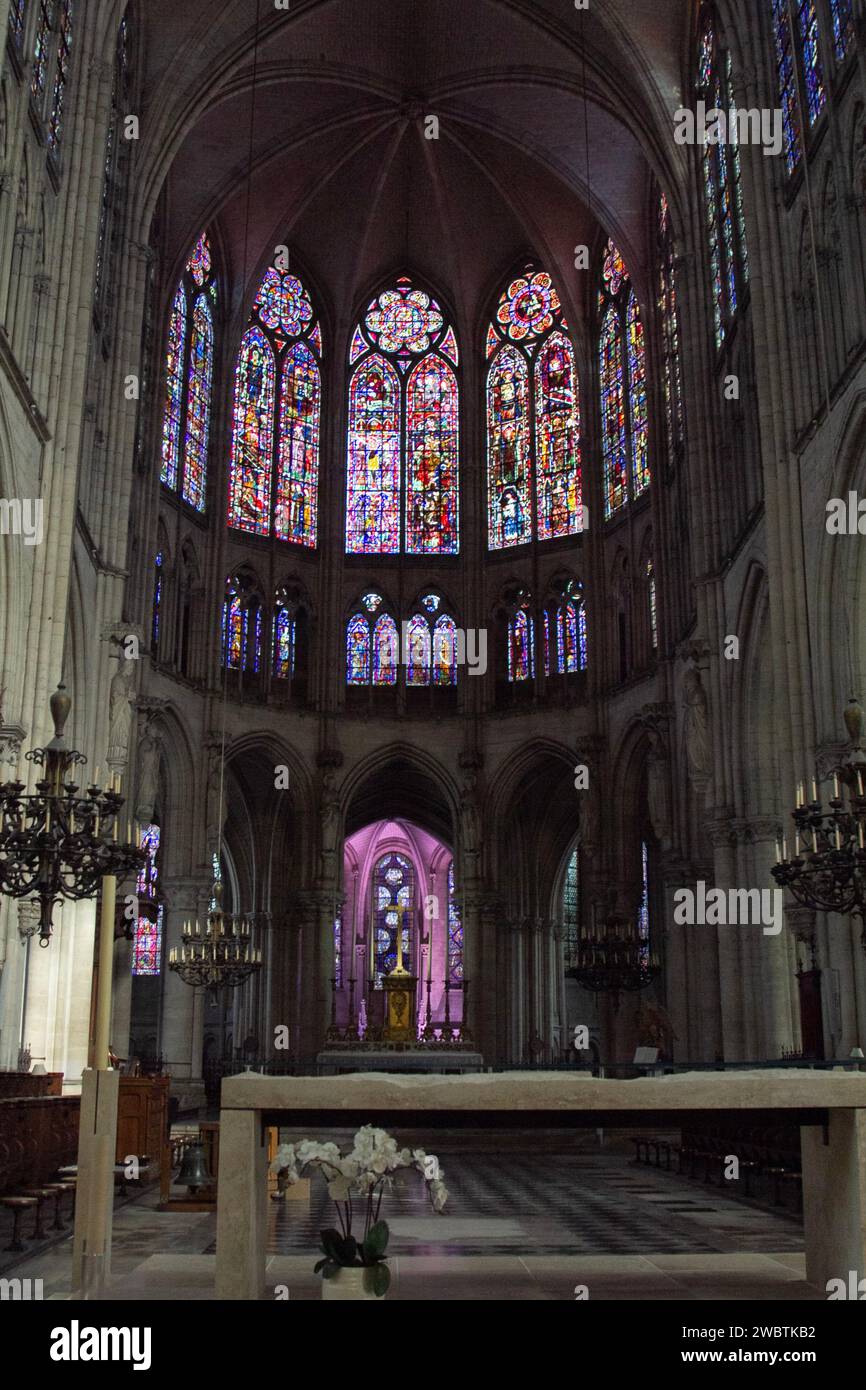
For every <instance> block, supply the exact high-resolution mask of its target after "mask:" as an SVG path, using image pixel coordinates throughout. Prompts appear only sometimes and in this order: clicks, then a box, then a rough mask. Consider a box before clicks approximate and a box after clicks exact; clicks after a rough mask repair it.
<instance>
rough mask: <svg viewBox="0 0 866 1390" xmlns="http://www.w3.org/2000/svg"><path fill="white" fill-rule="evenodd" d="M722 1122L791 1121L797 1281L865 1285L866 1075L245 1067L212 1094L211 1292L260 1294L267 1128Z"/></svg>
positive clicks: (316, 1132)
mask: <svg viewBox="0 0 866 1390" xmlns="http://www.w3.org/2000/svg"><path fill="white" fill-rule="evenodd" d="M722 1115H724V1116H726V1117H728V1118H730V1119H733V1120H739V1121H740V1122H743V1121H745V1120H748V1119H752V1120H754V1119H755V1118H756V1116H757V1115H761V1116H766V1115H770V1116H771V1117H772V1120H773V1122H776V1121H778V1123H779V1124H784V1123H788V1124H797V1125H799V1126H800V1130H801V1138H802V1163H803V1204H804V1226H805V1237H806V1272H807V1278H808V1280H809V1281H810V1282H811V1283H813V1284H816V1285H818V1286H819V1287H825V1286H826V1283H827V1281H828V1280H829V1279H838V1278H842V1279H845V1280H847V1279H848V1277H849V1274H850V1272H851V1271H855V1272H856V1275H857V1278H858V1279H861V1278H863V1277H866V1076H861V1075H860V1074H859V1073H854V1074H852V1073H850V1072H841V1071H839V1072H837V1071H821V1072H818V1071H811V1070H803V1071H798V1070H788V1071H785V1072H784V1073H779V1072H777V1071H759V1070H756V1071H754V1072H743V1071H738V1072H735V1073H730V1072H711V1073H707V1072H684V1073H679V1074H677V1075H671V1076H663V1077H652V1078H643V1077H642V1078H638V1079H635V1080H631V1081H608V1080H604V1079H600V1078H598V1077H591V1076H588V1075H586V1074H585V1073H582V1074H580V1075H579V1076H569V1075H564V1074H563V1073H562V1072H535V1073H532V1074H529V1075H527V1074H526V1073H523V1072H505V1073H498V1074H490V1073H483V1074H477V1075H464V1076H441V1075H437V1076H395V1075H388V1074H382V1073H366V1074H358V1073H356V1074H354V1075H350V1076H333V1077H307V1076H304V1077H289V1076H286V1077H271V1076H260V1075H258V1074H256V1073H253V1072H246V1073H244V1074H242V1075H240V1076H233V1077H229V1078H227V1079H226V1080H225V1081H224V1082H223V1089H222V1111H221V1119H220V1158H219V1186H218V1200H217V1261H216V1262H217V1273H216V1281H217V1282H216V1289H217V1297H218V1298H221V1299H260V1298H263V1297H264V1296H265V1266H266V1239H265V1237H266V1226H267V1149H266V1140H265V1130H266V1129H267V1128H268V1127H269V1126H275V1125H276V1126H279V1125H285V1126H291V1127H292V1128H304V1129H305V1130H306V1131H307V1132H308V1134H309V1136H310V1137H311V1138H319V1137H322V1138H324V1137H326V1136H325V1133H324V1131H327V1129H328V1128H340V1129H345V1128H348V1127H351V1126H360V1125H363V1124H376V1125H380V1126H382V1127H383V1128H386V1129H389V1130H392V1131H394V1132H395V1133H396V1135H397V1136H398V1137H399V1134H400V1132H401V1130H402V1129H406V1128H411V1129H422V1130H423V1129H426V1130H429V1131H432V1132H435V1131H436V1130H443V1129H444V1130H449V1131H451V1132H454V1131H458V1130H459V1129H461V1128H473V1127H474V1128H479V1129H483V1128H491V1129H495V1128H506V1127H507V1128H511V1129H514V1128H522V1127H525V1128H526V1129H527V1130H532V1129H533V1128H536V1127H544V1128H548V1129H549V1128H554V1127H556V1128H561V1129H586V1128H594V1127H598V1126H616V1127H618V1128H634V1129H643V1128H647V1127H658V1128H662V1127H664V1126H677V1125H680V1124H682V1123H683V1122H684V1121H688V1120H689V1119H695V1118H698V1117H702V1118H704V1119H712V1118H719V1117H720V1116H722ZM577 1195H578V1194H575V1196H576V1198H577ZM310 1257H311V1259H313V1258H314V1257H315V1251H314V1250H311V1252H310Z"/></svg>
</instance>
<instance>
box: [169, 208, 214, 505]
mask: <svg viewBox="0 0 866 1390" xmlns="http://www.w3.org/2000/svg"><path fill="white" fill-rule="evenodd" d="M216 296H217V289H216V280H215V278H214V270H213V264H212V260H211V251H210V243H209V241H208V237H207V233H205V232H202V234H201V236H200V237H199V239H198V241H197V242H196V245H195V247H194V248H193V251H192V254H191V255H190V258H189V260H188V261H187V263H186V266H185V268H184V273H183V277H182V279H181V282H180V284H179V285H178V287H177V290H176V291H175V296H174V299H173V301H172V306H171V315H170V318H169V326H168V349H167V353H166V385H165V406H164V409H163V423H162V464H161V469H160V481H161V482H162V483H163V484H164V485H165V486H166V487H167V488H169V489H170V490H171V491H172V492H177V493H179V494H180V496H181V498H182V499H183V501H184V502H186V503H188V504H189V506H191V507H193V508H194V510H195V511H197V512H203V511H204V509H205V500H206V494H207V465H208V449H209V443H210V428H211V411H212V406H213V399H212V398H213V371H214V354H215V329H214V305H215V304H216Z"/></svg>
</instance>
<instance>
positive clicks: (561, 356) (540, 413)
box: [535, 333, 583, 541]
mask: <svg viewBox="0 0 866 1390" xmlns="http://www.w3.org/2000/svg"><path fill="white" fill-rule="evenodd" d="M535 460H536V474H535V481H536V505H537V509H538V539H539V540H540V541H545V540H550V539H552V538H553V537H555V536H569V535H572V534H573V533H574V532H575V531H580V530H582V529H583V528H582V508H581V489H580V482H581V469H580V404H579V393H578V388H577V367H576V364H575V360H574V349H573V347H572V346H571V343H570V342H569V340H568V338H566V336H565V334H564V333H552V334H551V335H550V337H549V338H548V339H547V341H546V342H545V344H544V346H543V347H542V349H541V351H540V353H539V355H538V360H537V362H536V364H535Z"/></svg>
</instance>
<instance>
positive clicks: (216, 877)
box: [208, 851, 223, 912]
mask: <svg viewBox="0 0 866 1390" xmlns="http://www.w3.org/2000/svg"><path fill="white" fill-rule="evenodd" d="M211 868H212V870H213V886H214V894H213V897H212V898H211V900H210V908H209V909H208V910H209V911H210V912H216V909H217V896H216V889H217V888H218V887H222V881H223V866H222V864H221V863H220V857H219V855H218V854H217V853H216V851H214V854H213V857H212V859H211Z"/></svg>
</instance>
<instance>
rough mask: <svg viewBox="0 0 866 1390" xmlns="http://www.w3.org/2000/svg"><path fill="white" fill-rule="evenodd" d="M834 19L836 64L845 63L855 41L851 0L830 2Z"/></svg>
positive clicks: (833, 0) (832, 0)
mask: <svg viewBox="0 0 866 1390" xmlns="http://www.w3.org/2000/svg"><path fill="white" fill-rule="evenodd" d="M830 13H831V14H832V17H833V52H834V53H835V55H836V62H837V63H841V62H844V60H845V58H847V56H848V53H849V52H850V50H851V45H852V43H853V41H854V12H853V5H852V2H851V0H830Z"/></svg>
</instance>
